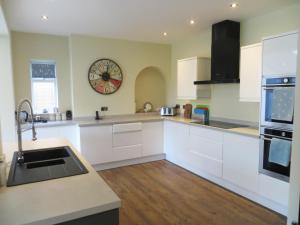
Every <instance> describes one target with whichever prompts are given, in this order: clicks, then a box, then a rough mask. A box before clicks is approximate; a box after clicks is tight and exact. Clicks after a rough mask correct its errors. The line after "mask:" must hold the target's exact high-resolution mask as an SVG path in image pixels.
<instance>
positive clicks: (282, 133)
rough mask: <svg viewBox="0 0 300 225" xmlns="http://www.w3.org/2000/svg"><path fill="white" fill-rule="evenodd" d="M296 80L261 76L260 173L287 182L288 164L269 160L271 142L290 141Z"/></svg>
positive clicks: (289, 77)
mask: <svg viewBox="0 0 300 225" xmlns="http://www.w3.org/2000/svg"><path fill="white" fill-rule="evenodd" d="M295 83H296V77H294V76H288V77H263V80H262V101H261V116H260V118H261V121H260V163H259V172H260V173H263V174H266V175H268V176H271V177H274V178H277V179H281V180H283V181H286V182H289V177H290V163H289V165H288V166H282V165H280V164H276V163H274V162H270V161H269V154H270V147H271V142H272V139H274V138H276V139H280V140H285V141H290V142H292V138H293V122H294V98H295Z"/></svg>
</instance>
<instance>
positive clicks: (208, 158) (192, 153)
mask: <svg viewBox="0 0 300 225" xmlns="http://www.w3.org/2000/svg"><path fill="white" fill-rule="evenodd" d="M188 143H189V144H188V162H189V164H190V165H191V166H193V167H194V168H195V169H199V170H202V171H204V172H206V173H209V174H211V175H214V176H216V177H221V176H222V161H223V159H222V155H223V153H222V152H223V147H222V146H223V133H222V132H219V131H216V130H212V129H209V128H203V127H197V126H190V135H189V141H188Z"/></svg>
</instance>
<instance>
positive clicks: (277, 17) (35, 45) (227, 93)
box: [12, 3, 300, 122]
mask: <svg viewBox="0 0 300 225" xmlns="http://www.w3.org/2000/svg"><path fill="white" fill-rule="evenodd" d="M299 11H300V3H298V4H294V5H291V6H288V7H285V8H282V9H281V10H278V11H275V12H272V13H268V14H265V15H262V16H257V17H254V18H251V19H249V20H246V21H242V24H241V44H242V45H246V44H253V43H256V42H258V41H260V40H261V38H262V37H264V36H269V35H275V34H279V33H282V32H287V31H291V30H295V29H297V24H299V21H300V13H298V12H299ZM12 37H13V38H12V45H13V60H14V64H13V65H14V78H15V95H16V97H15V98H16V101H17V102H18V101H19V100H20V99H21V98H23V97H30V79H29V62H30V60H31V59H54V60H55V61H57V63H58V65H57V66H58V68H57V69H58V80H59V83H58V85H59V104H60V108H61V110H62V111H64V110H66V109H69V108H72V109H73V110H74V114H75V116H90V115H94V111H95V110H99V108H100V107H101V106H108V107H109V112H108V114H123V113H134V112H135V96H134V92H135V79H136V76H137V75H138V74H139V72H140V71H142V70H143V69H144V68H146V67H149V66H153V67H156V68H158V69H159V70H160V72H161V73H162V74H163V76H164V79H165V81H166V85H167V90H166V93H167V103H168V105H175V104H176V103H180V104H183V103H185V102H184V101H178V100H177V99H176V92H177V90H176V89H177V84H176V76H177V75H176V73H177V72H176V60H177V59H182V58H186V57H192V56H204V57H210V51H211V50H210V45H211V30H210V29H209V30H206V31H202V32H200V33H199V34H197V35H194V36H192V37H189V38H187V39H185V40H181V41H178V42H174V43H172V46H170V45H163V44H151V43H143V42H135V41H125V40H114V39H105V38H97V37H86V36H77V35H73V36H71V37H69V38H68V37H60V36H52V35H40V34H28V33H20V32H13V35H12ZM102 57H105V58H111V59H113V60H115V61H116V62H118V63H119V64H120V66H121V68H122V70H123V73H124V82H123V84H122V86H121V88H120V90H119V91H118V92H116V93H115V94H113V95H110V96H102V95H100V94H98V93H96V92H94V91H93V90H92V89H91V87H90V86H89V83H88V80H87V72H88V69H89V66H90V65H91V63H92V62H93V61H95V60H96V59H99V58H102ZM70 74H71V76H70ZM198 102H199V103H206V104H210V107H211V114H212V116H215V117H225V118H229V119H238V120H246V121H253V122H258V118H259V104H258V103H241V102H239V85H238V84H226V85H212V97H211V99H202V100H200V101H197V102H193V104H196V103H198Z"/></svg>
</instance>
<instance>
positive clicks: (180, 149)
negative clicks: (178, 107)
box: [164, 121, 189, 163]
mask: <svg viewBox="0 0 300 225" xmlns="http://www.w3.org/2000/svg"><path fill="white" fill-rule="evenodd" d="M164 133H165V153H166V154H167V156H166V157H167V159H168V160H169V161H171V162H175V163H176V162H178V161H181V162H187V161H188V151H187V147H188V146H187V142H188V138H189V126H188V125H185V124H181V123H177V122H170V121H165V129H164Z"/></svg>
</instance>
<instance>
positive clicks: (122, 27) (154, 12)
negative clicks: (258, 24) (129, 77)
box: [5, 0, 299, 42]
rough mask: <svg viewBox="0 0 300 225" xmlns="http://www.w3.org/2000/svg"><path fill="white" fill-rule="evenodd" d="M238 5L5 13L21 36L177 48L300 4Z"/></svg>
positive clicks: (219, 1)
mask: <svg viewBox="0 0 300 225" xmlns="http://www.w3.org/2000/svg"><path fill="white" fill-rule="evenodd" d="M236 1H237V2H238V3H239V7H238V8H236V9H232V8H230V7H229V5H230V3H231V2H232V1H231V0H5V11H6V14H7V19H8V25H9V27H10V28H11V29H12V30H15V31H26V32H36V33H49V34H59V35H70V34H86V35H95V36H102V37H111V38H121V39H129V40H140V41H150V42H171V41H174V40H178V39H182V38H185V37H187V36H189V35H192V34H194V33H197V32H199V30H201V29H205V28H208V27H210V26H211V24H213V23H215V22H218V21H221V20H224V19H233V20H237V21H241V20H244V19H247V18H250V17H252V16H254V15H259V14H262V13H265V12H268V11H272V10H276V9H277V8H280V7H283V6H285V5H288V4H291V3H293V2H297V1H299V0H236ZM41 15H47V16H48V17H49V20H48V21H42V20H41ZM190 19H194V20H195V22H196V24H195V25H193V26H191V25H189V20H190ZM164 31H166V32H167V33H168V36H167V37H163V35H162V33H163V32H164Z"/></svg>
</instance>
